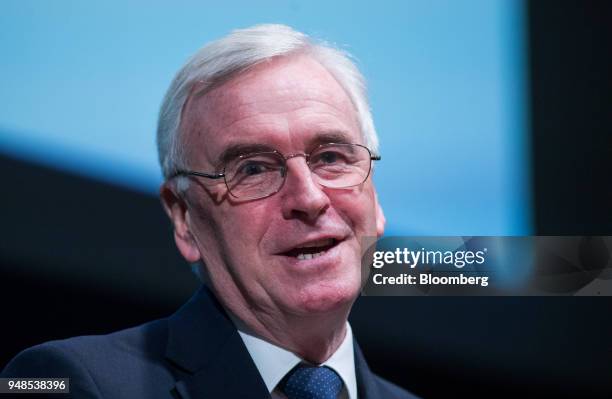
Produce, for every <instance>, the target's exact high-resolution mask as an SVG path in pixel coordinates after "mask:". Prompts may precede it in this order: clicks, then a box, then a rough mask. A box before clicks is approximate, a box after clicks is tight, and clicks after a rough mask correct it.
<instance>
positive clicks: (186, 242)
mask: <svg viewBox="0 0 612 399" xmlns="http://www.w3.org/2000/svg"><path fill="white" fill-rule="evenodd" d="M160 199H161V202H162V205H163V207H164V210H165V211H166V215H168V217H169V218H170V222H172V226H173V227H174V242H175V243H176V247H177V248H178V250H179V252H180V253H181V255H183V257H184V258H185V260H187V262H190V263H194V262H197V261H198V260H200V251H199V250H198V246H197V244H196V241H195V239H194V237H193V235H192V234H191V228H190V223H189V214H188V207H187V203H186V202H185V200H184V199H183V198H182V197H181V196H180V195H179V194H177V193H176V192H175V191H174V190H173V188H172V187H169V184H168V183H164V184H163V185H162V187H161V188H160Z"/></svg>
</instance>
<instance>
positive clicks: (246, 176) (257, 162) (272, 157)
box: [225, 152, 285, 199]
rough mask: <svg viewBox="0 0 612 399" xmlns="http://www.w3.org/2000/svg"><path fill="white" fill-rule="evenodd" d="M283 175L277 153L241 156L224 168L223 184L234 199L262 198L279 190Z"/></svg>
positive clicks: (282, 167) (283, 167)
mask: <svg viewBox="0 0 612 399" xmlns="http://www.w3.org/2000/svg"><path fill="white" fill-rule="evenodd" d="M284 173H285V164H284V160H283V158H282V157H281V156H280V155H279V154H277V153H274V152H270V153H268V152H266V153H258V154H249V155H243V156H240V157H238V158H236V159H235V160H233V161H231V162H229V163H228V164H227V165H226V166H225V183H226V184H227V188H228V189H229V191H230V193H231V194H232V195H233V196H234V197H237V198H241V199H257V198H263V197H267V196H268V195H270V194H273V193H275V192H277V191H278V190H279V189H280V187H281V186H282V185H283V180H284Z"/></svg>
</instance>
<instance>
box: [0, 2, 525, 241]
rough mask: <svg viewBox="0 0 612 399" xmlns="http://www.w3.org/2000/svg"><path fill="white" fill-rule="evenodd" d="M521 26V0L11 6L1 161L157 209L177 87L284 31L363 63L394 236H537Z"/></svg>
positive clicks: (2, 20) (2, 71)
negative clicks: (241, 40)
mask: <svg viewBox="0 0 612 399" xmlns="http://www.w3.org/2000/svg"><path fill="white" fill-rule="evenodd" d="M523 14H524V12H523V9H522V2H519V1H511V0H506V1H502V0H498V1H492V0H478V1H476V0H470V1H454V0H447V1H443V0H435V1H405V2H380V1H379V2H355V1H334V2H323V1H310V2H287V1H263V2H257V4H256V5H255V4H254V2H247V1H244V2H242V1H232V2H225V3H223V4H221V5H219V4H217V5H209V4H205V3H204V2H195V1H193V2H190V1H178V2H173V3H172V4H170V3H169V2H160V1H147V2H144V1H106V2H99V3H93V2H80V1H54V2H47V1H23V0H21V1H4V2H3V3H2V12H1V13H0V52H1V54H2V62H1V63H0V87H1V88H2V89H1V90H0V151H2V152H5V153H8V154H11V155H12V156H17V157H20V158H24V159H26V160H31V161H34V162H37V163H42V164H44V165H48V166H51V167H54V168H60V169H63V170H68V171H71V172H73V173H78V174H81V175H85V176H89V177H92V178H95V179H100V180H104V181H108V182H112V183H114V184H119V185H122V186H125V187H129V188H130V189H134V190H137V191H143V192H146V193H150V194H151V195H156V192H157V188H158V186H159V184H160V182H161V174H160V171H159V166H158V164H157V154H156V148H155V125H156V119H157V111H158V108H159V105H160V103H161V99H162V97H163V94H164V93H165V90H166V88H167V86H168V84H169V82H170V80H171V79H172V77H173V75H174V73H175V72H176V71H177V69H178V68H179V67H180V66H181V65H182V63H183V62H184V61H185V60H186V58H187V57H188V56H189V55H191V54H192V53H193V52H195V51H196V50H197V49H198V48H199V47H201V46H202V45H203V44H204V43H206V42H208V41H210V40H212V39H215V38H218V37H220V36H223V35H225V34H226V33H228V32H229V31H230V30H232V29H234V28H239V27H246V26H249V25H252V24H256V23H267V22H274V23H285V24H289V25H291V26H293V27H295V28H296V29H298V30H302V31H304V32H306V33H308V34H311V35H312V36H315V37H317V38H322V39H325V40H327V41H329V42H331V43H334V44H336V45H338V46H340V47H342V48H344V49H346V50H348V51H349V52H351V53H352V54H353V55H355V56H356V58H357V59H358V61H359V66H360V67H361V69H362V71H363V73H364V74H365V76H366V78H367V79H368V81H369V91H370V98H371V104H372V108H373V112H374V119H375V123H376V126H377V128H378V132H379V136H380V138H381V152H382V156H383V161H382V162H380V163H378V164H377V167H376V172H375V181H376V184H377V186H378V192H379V196H380V200H381V203H382V205H383V208H384V210H385V213H386V216H387V220H388V225H387V234H388V235H392V234H396V235H411V234H415V235H519V234H529V233H530V232H531V230H532V227H531V199H530V192H529V175H528V172H529V148H527V143H528V140H527V138H528V131H527V120H528V115H527V108H528V102H527V99H528V93H527V92H526V87H527V82H526V76H525V75H526V72H525V71H526V59H525V58H526V57H525V51H526V49H525V47H526V45H525V36H526V32H525V27H524V15H523ZM32 184H35V182H32Z"/></svg>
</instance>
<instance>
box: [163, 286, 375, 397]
mask: <svg viewBox="0 0 612 399" xmlns="http://www.w3.org/2000/svg"><path fill="white" fill-rule="evenodd" d="M353 344H354V352H355V376H356V378H357V392H358V395H359V398H360V399H376V398H381V396H380V395H381V393H380V391H379V387H378V384H377V382H376V379H375V378H374V375H373V374H372V372H371V371H370V368H369V367H368V364H367V363H366V361H365V358H364V356H363V353H362V352H361V349H360V348H359V345H357V342H356V341H353ZM166 358H167V359H168V360H169V361H170V362H171V363H173V364H174V365H175V366H176V367H177V372H176V375H177V383H176V387H175V389H176V392H177V393H178V394H179V395H180V396H181V397H182V398H183V399H195V398H198V399H200V398H222V397H227V398H269V397H270V394H269V393H268V390H267V388H266V385H265V383H264V381H263V379H262V378H261V376H260V374H259V371H258V370H257V367H256V366H255V363H253V360H252V359H251V356H250V355H249V352H248V350H247V348H246V346H245V345H244V342H243V341H242V339H241V338H240V335H239V334H238V331H237V330H236V327H234V324H233V323H232V321H231V320H230V318H229V317H228V316H227V314H226V313H225V310H224V309H223V307H222V306H221V304H220V303H219V302H218V301H217V299H216V298H215V296H214V295H213V293H212V292H211V291H210V290H209V289H208V288H207V287H205V286H202V287H201V288H200V289H199V290H198V291H197V292H196V294H195V295H194V296H193V297H192V298H191V299H190V300H189V301H188V302H187V303H186V304H185V305H183V306H182V307H181V308H180V309H179V310H178V311H177V312H176V313H175V314H173V315H172V316H171V317H170V318H169V319H168V344H167V346H166Z"/></svg>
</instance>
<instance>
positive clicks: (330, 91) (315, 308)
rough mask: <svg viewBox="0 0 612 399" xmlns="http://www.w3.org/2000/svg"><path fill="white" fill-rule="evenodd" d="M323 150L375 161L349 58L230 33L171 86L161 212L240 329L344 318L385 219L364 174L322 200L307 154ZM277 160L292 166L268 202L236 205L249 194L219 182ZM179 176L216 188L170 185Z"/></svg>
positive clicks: (261, 30) (280, 33) (268, 34)
mask: <svg viewBox="0 0 612 399" xmlns="http://www.w3.org/2000/svg"><path fill="white" fill-rule="evenodd" d="M331 142H333V143H342V144H358V145H362V146H365V147H367V148H369V149H370V151H372V153H374V154H376V153H377V151H378V148H377V146H378V143H377V138H376V132H375V130H374V126H373V123H372V119H371V115H370V112H369V109H368V104H367V102H366V99H365V88H364V85H363V79H362V77H361V75H360V74H359V72H358V71H357V69H356V68H355V66H354V65H353V64H352V63H351V61H350V60H349V59H348V58H347V57H346V55H344V54H343V53H341V52H339V51H337V50H334V49H332V48H329V47H325V46H321V45H315V44H313V43H312V42H311V41H310V40H309V39H308V38H307V37H306V36H305V35H303V34H301V33H298V32H295V31H293V30H291V29H290V28H288V27H285V26H278V25H262V26H257V27H254V28H251V29H246V30H241V31H235V32H234V33H232V34H231V35H229V36H228V37H226V38H224V39H221V40H219V41H216V42H213V43H212V44H209V45H208V46H206V47H204V48H203V49H201V50H200V51H199V52H198V53H197V54H196V55H195V56H194V57H192V59H191V60H190V61H189V62H188V63H187V64H186V66H185V67H184V68H183V69H182V70H181V71H180V72H179V73H178V74H177V76H176V78H175V80H174V81H173V83H172V85H171V87H170V89H169V91H168V93H167V95H166V98H165V100H164V103H163V105H162V109H161V113H160V121H159V128H158V146H159V152H160V161H161V164H162V168H163V171H164V175H165V177H166V178H167V179H168V180H167V182H166V183H165V184H164V185H163V186H162V190H161V194H162V200H163V202H164V206H165V208H166V211H167V213H168V215H169V216H170V218H171V220H172V222H173V224H174V228H175V241H176V244H177V246H178V248H179V251H180V252H181V254H182V255H183V256H184V257H185V259H187V261H189V262H199V261H202V262H203V263H204V264H205V265H206V271H207V275H208V277H209V279H210V282H211V283H212V285H213V289H214V290H215V292H216V293H217V295H218V296H219V297H220V299H221V301H222V302H223V303H224V305H225V306H226V307H228V308H229V309H230V310H232V311H233V312H234V313H236V314H237V315H239V316H240V317H244V316H245V314H246V317H247V318H248V317H249V316H251V315H255V316H254V317H256V318H260V319H261V318H262V317H263V318H266V317H270V318H274V317H276V316H282V315H293V316H300V315H308V314H316V313H325V312H334V311H339V310H342V311H345V310H346V311H348V309H349V308H350V305H351V304H352V302H353V300H354V299H355V297H356V296H357V294H358V292H359V289H360V285H361V266H360V263H361V262H360V258H361V254H362V247H361V238H362V237H364V236H375V235H381V234H382V232H383V229H384V216H383V214H382V211H381V209H380V207H379V205H378V202H377V199H376V193H375V190H374V186H373V184H372V181H371V177H367V174H365V173H364V174H363V177H364V179H365V181H363V182H359V184H356V185H352V186H351V187H346V188H329V186H333V182H331V183H330V180H333V179H332V177H329V176H327V177H326V179H324V178H321V176H320V175H321V173H319V174H315V173H313V172H311V169H312V168H313V166H312V161H313V160H312V158H311V159H310V161H311V165H310V166H309V164H308V163H307V160H306V157H305V154H309V153H311V152H312V151H313V150H315V149H316V148H318V147H319V146H320V145H322V144H327V143H331ZM354 148H357V147H354ZM273 151H277V152H278V153H281V154H283V155H284V157H285V158H287V159H286V161H282V157H281V158H280V160H281V161H279V162H281V163H283V162H284V164H283V165H282V166H283V168H286V169H283V168H281V169H282V170H281V169H279V170H281V171H280V172H279V174H277V175H275V176H282V178H284V182H283V184H282V185H280V186H279V187H277V188H278V190H277V192H274V193H270V195H268V196H266V197H265V198H255V199H254V198H251V197H248V198H245V197H240V196H236V195H234V194H236V187H237V185H242V187H244V186H245V185H246V184H247V183H245V181H244V180H240V179H238V180H236V179H234V180H232V181H231V182H228V181H227V180H228V175H229V174H230V173H229V171H228V170H227V169H228V168H229V169H231V170H232V171H234V168H235V165H236V164H237V163H239V162H238V161H237V159H242V158H240V157H241V156H242V157H243V158H244V157H246V158H248V159H252V158H249V157H250V155H249V154H252V153H254V152H257V153H259V152H266V153H271V152H273ZM365 153H367V151H366V152H365ZM368 155H369V154H368ZM324 156H329V154H327V153H325V154H324ZM276 157H277V158H278V157H279V155H278V154H276ZM266 159H267V158H266ZM325 159H327V158H325ZM324 162H328V161H324ZM228 165H230V166H231V167H228ZM261 165H262V164H261V163H260V164H257V168H261V167H262V166H261ZM263 165H264V166H263V167H264V168H267V166H266V165H268V164H263ZM367 165H368V169H367V171H369V159H368V160H367ZM239 167H240V168H243V169H241V170H242V171H243V172H244V175H251V174H253V173H255V174H258V173H260V169H257V168H256V169H255V170H252V169H244V168H253V163H252V162H251V163H249V162H242V164H240V166H239ZM275 167H276V166H273V167H270V168H271V169H273V168H275ZM184 170H189V171H198V172H204V173H206V174H209V175H210V176H213V177H214V176H216V177H217V178H206V177H201V176H179V177H174V178H173V177H172V176H173V175H175V174H176V172H178V171H184ZM364 170H365V169H364ZM367 171H366V172H367ZM333 173H336V172H335V171H334V172H333ZM223 174H225V176H224V177H223V178H221V177H222V176H223ZM366 177H367V178H366ZM257 182H258V184H260V185H261V184H268V183H265V182H262V181H261V180H257ZM258 187H260V186H258ZM229 188H232V191H229ZM251 191H253V189H252V188H251ZM255 191H256V190H255Z"/></svg>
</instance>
